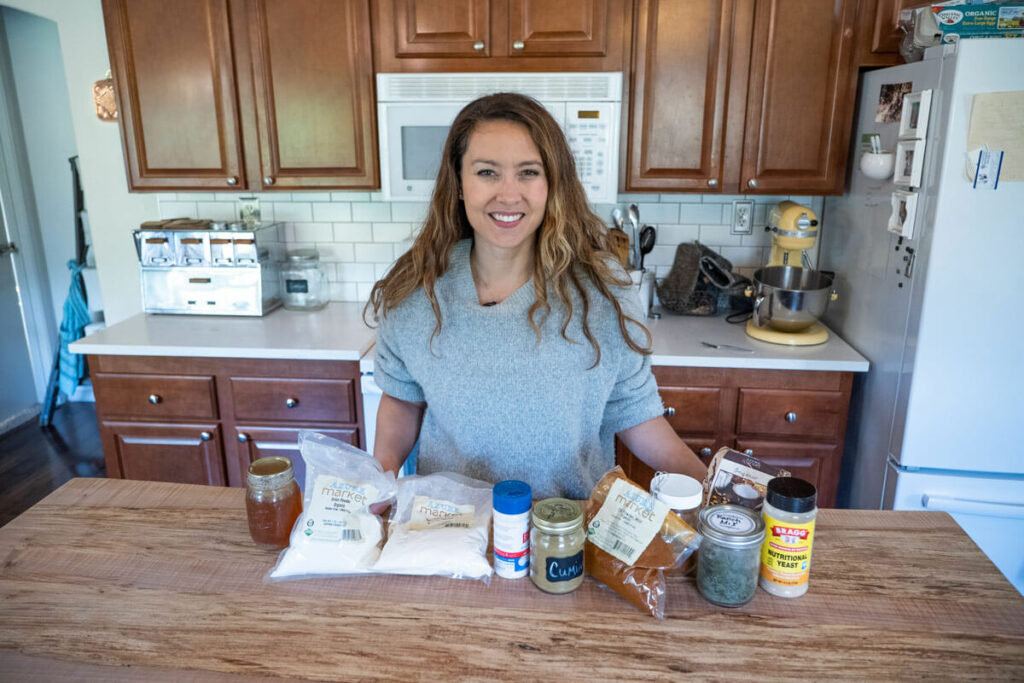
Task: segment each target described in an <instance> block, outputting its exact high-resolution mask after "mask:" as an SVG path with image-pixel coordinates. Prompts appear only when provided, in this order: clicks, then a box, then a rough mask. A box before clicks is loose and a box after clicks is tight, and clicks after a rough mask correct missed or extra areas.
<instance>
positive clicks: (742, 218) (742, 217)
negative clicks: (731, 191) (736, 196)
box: [729, 199, 754, 235]
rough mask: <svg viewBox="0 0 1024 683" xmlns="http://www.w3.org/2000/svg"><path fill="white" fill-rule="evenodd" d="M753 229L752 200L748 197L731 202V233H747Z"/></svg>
mask: <svg viewBox="0 0 1024 683" xmlns="http://www.w3.org/2000/svg"><path fill="white" fill-rule="evenodd" d="M753 231H754V202H753V201H751V200H749V199H743V200H737V201H734V202H733V203H732V227H731V228H730V229H729V233H730V234H732V235H749V234H751V233H752V232H753Z"/></svg>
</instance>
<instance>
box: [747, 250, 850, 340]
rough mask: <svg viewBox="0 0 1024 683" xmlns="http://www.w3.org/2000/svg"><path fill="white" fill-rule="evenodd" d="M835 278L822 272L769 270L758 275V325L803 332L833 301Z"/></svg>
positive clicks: (786, 269)
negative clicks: (833, 282) (833, 280)
mask: <svg viewBox="0 0 1024 683" xmlns="http://www.w3.org/2000/svg"><path fill="white" fill-rule="evenodd" d="M834 294H835V290H834V289H832V278H831V277H830V276H829V275H826V274H825V273H822V272H821V271H818V270H811V269H810V268H794V267H792V266H767V267H765V268H761V269H759V270H757V271H755V272H754V297H755V298H754V324H755V325H757V326H758V327H771V328H772V329H775V330H779V331H780V332H799V331H801V330H804V329H806V328H808V327H810V326H811V325H813V324H814V323H815V322H817V321H818V318H820V317H821V316H822V315H824V313H825V309H826V308H828V302H829V301H830V300H831V299H832V298H833V295H834Z"/></svg>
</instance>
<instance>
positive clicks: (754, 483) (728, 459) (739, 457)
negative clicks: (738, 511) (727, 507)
mask: <svg viewBox="0 0 1024 683" xmlns="http://www.w3.org/2000/svg"><path fill="white" fill-rule="evenodd" d="M789 476H792V475H791V473H790V472H789V471H788V470H784V469H782V468H781V467H773V466H772V465H768V464H766V463H763V462H761V461H760V460H758V459H757V458H755V457H753V456H750V455H747V454H746V453H740V452H739V451H734V450H733V449H731V448H728V447H723V448H720V449H718V452H717V453H715V457H713V458H711V464H710V465H708V473H707V476H706V477H704V506H705V507H707V506H709V505H721V504H723V503H733V504H736V505H742V506H744V507H748V508H750V509H751V510H760V509H761V505H762V504H763V503H764V497H765V494H766V493H767V492H768V482H769V481H771V480H772V479H774V478H775V477H789Z"/></svg>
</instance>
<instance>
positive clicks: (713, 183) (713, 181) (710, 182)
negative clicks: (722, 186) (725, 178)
mask: <svg viewBox="0 0 1024 683" xmlns="http://www.w3.org/2000/svg"><path fill="white" fill-rule="evenodd" d="M708 187H718V179H717V178H711V179H710V180H708Z"/></svg>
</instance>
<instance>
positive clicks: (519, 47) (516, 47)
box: [512, 40, 526, 50]
mask: <svg viewBox="0 0 1024 683" xmlns="http://www.w3.org/2000/svg"><path fill="white" fill-rule="evenodd" d="M524 47H526V43H524V42H523V41H521V40H517V41H516V42H514V43H512V49H513V50H522V49H523V48H524Z"/></svg>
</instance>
